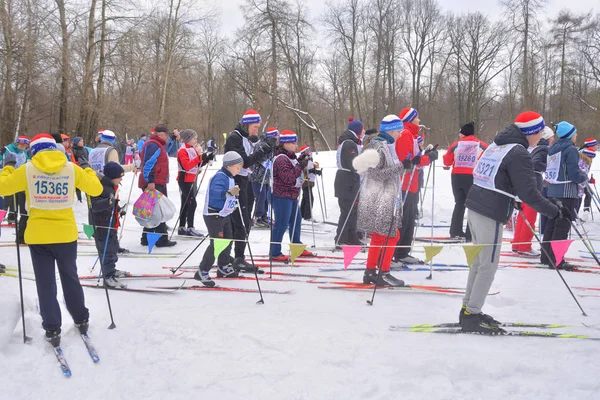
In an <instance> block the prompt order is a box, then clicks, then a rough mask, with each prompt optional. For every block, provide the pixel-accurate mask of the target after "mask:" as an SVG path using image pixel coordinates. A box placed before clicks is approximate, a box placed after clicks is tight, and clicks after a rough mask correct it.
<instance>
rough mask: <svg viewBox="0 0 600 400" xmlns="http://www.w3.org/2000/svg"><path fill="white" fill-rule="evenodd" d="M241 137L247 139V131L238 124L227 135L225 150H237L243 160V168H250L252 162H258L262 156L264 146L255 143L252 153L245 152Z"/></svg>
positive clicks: (263, 154)
mask: <svg viewBox="0 0 600 400" xmlns="http://www.w3.org/2000/svg"><path fill="white" fill-rule="evenodd" d="M236 131H237V132H236ZM242 137H244V138H246V139H248V132H246V131H245V130H244V128H242V125H241V124H238V126H236V128H235V129H234V130H233V131H232V132H231V133H230V134H229V136H227V140H226V141H225V152H226V153H227V152H228V151H235V152H237V153H238V154H239V155H240V156H242V159H243V160H244V168H251V167H252V166H253V165H254V164H256V163H257V162H259V160H262V159H263V158H264V156H265V147H264V146H262V145H261V146H259V145H258V144H257V146H256V147H255V148H254V152H253V153H252V154H246V150H245V149H244V140H243V139H242Z"/></svg>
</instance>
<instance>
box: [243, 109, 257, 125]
mask: <svg viewBox="0 0 600 400" xmlns="http://www.w3.org/2000/svg"><path fill="white" fill-rule="evenodd" d="M260 121H261V119H260V114H259V113H258V111H256V110H248V111H246V112H245V113H244V115H243V116H242V124H244V125H250V124H260Z"/></svg>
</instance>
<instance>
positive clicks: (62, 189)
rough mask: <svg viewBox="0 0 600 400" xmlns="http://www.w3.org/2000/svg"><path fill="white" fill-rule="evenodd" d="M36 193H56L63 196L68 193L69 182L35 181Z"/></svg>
mask: <svg viewBox="0 0 600 400" xmlns="http://www.w3.org/2000/svg"><path fill="white" fill-rule="evenodd" d="M35 190H36V194H50V195H53V194H56V195H59V196H64V195H67V194H68V193H69V183H68V182H63V183H54V182H48V181H36V182H35Z"/></svg>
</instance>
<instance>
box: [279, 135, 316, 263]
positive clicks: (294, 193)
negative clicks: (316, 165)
mask: <svg viewBox="0 0 600 400" xmlns="http://www.w3.org/2000/svg"><path fill="white" fill-rule="evenodd" d="M297 142H298V136H296V134H295V133H294V132H292V131H289V130H287V131H283V132H281V135H279V147H278V148H277V150H276V151H275V154H276V155H275V158H274V159H273V198H272V200H271V207H273V213H274V214H275V215H274V218H275V224H274V225H273V238H272V240H271V251H270V256H271V258H272V259H273V261H287V260H288V259H289V257H288V256H286V255H283V254H282V253H281V241H282V240H283V235H284V234H285V230H286V229H289V235H290V240H291V242H292V243H302V242H300V229H301V226H302V215H300V207H299V206H298V197H299V196H300V188H302V182H303V180H304V179H303V178H304V177H303V174H302V169H303V168H304V167H305V166H306V163H307V161H308V159H307V156H306V154H303V155H301V156H300V157H299V158H296V149H297V148H298V144H297ZM301 255H302V256H312V255H313V254H312V253H311V252H310V251H307V250H304V251H303V252H302V254H301Z"/></svg>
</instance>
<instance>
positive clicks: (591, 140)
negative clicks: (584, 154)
mask: <svg viewBox="0 0 600 400" xmlns="http://www.w3.org/2000/svg"><path fill="white" fill-rule="evenodd" d="M584 144H585V147H596V146H598V141H597V140H596V139H594V138H593V137H591V138H587V139H585V142H584Z"/></svg>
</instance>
